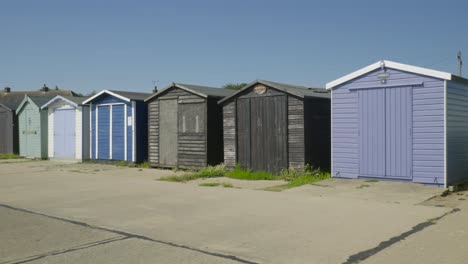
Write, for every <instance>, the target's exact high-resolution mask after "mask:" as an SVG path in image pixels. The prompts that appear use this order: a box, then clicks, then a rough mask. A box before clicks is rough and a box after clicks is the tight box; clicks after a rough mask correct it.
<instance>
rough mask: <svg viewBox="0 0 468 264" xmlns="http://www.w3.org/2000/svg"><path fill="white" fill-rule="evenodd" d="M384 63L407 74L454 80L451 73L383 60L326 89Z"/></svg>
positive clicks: (339, 80) (344, 77)
mask: <svg viewBox="0 0 468 264" xmlns="http://www.w3.org/2000/svg"><path fill="white" fill-rule="evenodd" d="M382 63H383V64H384V65H385V67H386V68H390V69H396V70H401V71H406V72H412V73H416V74H421V75H425V76H430V77H434V78H439V79H443V80H451V79H452V74H451V73H448V72H442V71H436V70H431V69H427V68H422V67H417V66H412V65H408V64H403V63H398V62H393V61H387V60H383V61H378V62H376V63H373V64H371V65H369V66H366V67H364V68H362V69H359V70H357V71H355V72H352V73H350V74H348V75H345V76H343V77H341V78H338V79H336V80H334V81H331V82H329V83H327V84H326V86H325V87H326V88H327V90H330V89H332V88H333V87H336V86H338V85H340V84H343V83H345V82H348V81H350V80H352V79H355V78H357V77H359V76H361V75H364V74H366V73H369V72H371V71H373V70H376V69H378V68H380V67H381V65H382Z"/></svg>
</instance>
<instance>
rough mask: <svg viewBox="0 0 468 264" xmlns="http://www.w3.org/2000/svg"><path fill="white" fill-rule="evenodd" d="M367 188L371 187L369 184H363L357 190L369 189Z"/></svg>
mask: <svg viewBox="0 0 468 264" xmlns="http://www.w3.org/2000/svg"><path fill="white" fill-rule="evenodd" d="M367 187H370V185H369V184H361V185H359V186H358V187H356V188H357V189H364V188H367Z"/></svg>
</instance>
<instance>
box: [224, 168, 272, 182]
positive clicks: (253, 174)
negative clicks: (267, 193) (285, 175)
mask: <svg viewBox="0 0 468 264" xmlns="http://www.w3.org/2000/svg"><path fill="white" fill-rule="evenodd" d="M224 176H226V177H228V178H232V179H238V180H249V181H258V180H281V176H279V175H274V174H272V173H269V172H265V171H251V170H248V169H247V170H246V169H243V168H242V167H241V166H239V165H236V166H235V167H234V169H233V170H232V171H226V172H225V174H224Z"/></svg>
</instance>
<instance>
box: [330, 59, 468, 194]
mask: <svg viewBox="0 0 468 264" xmlns="http://www.w3.org/2000/svg"><path fill="white" fill-rule="evenodd" d="M327 89H329V90H331V93H332V176H333V177H343V178H375V179H388V180H398V181H409V182H416V183H424V184H433V185H438V186H444V187H447V186H452V185H456V184H458V183H462V182H465V181H466V180H468V114H467V113H468V80H467V79H464V78H461V77H458V76H455V75H453V74H450V73H446V72H441V71H435V70H430V69H425V68H420V67H415V66H411V65H405V64H401V63H396V62H391V61H379V62H376V63H374V64H372V65H369V66H367V67H365V68H362V69H360V70H358V71H356V72H353V73H351V74H348V75H346V76H344V77H342V78H339V79H337V80H335V81H332V82H330V83H328V84H327Z"/></svg>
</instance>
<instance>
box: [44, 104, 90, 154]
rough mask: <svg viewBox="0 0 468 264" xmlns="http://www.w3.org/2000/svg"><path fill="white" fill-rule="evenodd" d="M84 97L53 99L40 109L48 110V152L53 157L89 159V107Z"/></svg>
mask: <svg viewBox="0 0 468 264" xmlns="http://www.w3.org/2000/svg"><path fill="white" fill-rule="evenodd" d="M85 99H86V98H85V97H74V96H61V95H57V96H56V97H54V98H52V99H51V100H50V101H48V102H47V103H46V104H44V105H43V106H42V107H41V109H47V113H48V155H49V158H53V159H65V160H79V161H82V160H87V159H89V157H90V156H89V154H90V153H89V127H90V126H89V125H90V123H89V106H87V105H84V104H83V103H82V102H83V100H85Z"/></svg>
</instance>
